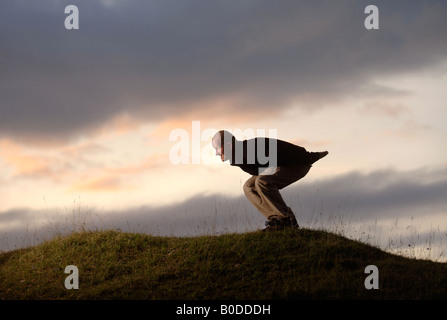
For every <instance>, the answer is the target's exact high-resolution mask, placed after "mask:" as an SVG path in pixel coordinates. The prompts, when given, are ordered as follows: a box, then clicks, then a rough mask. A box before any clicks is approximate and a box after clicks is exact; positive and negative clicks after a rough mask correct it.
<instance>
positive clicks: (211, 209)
mask: <svg viewBox="0 0 447 320" xmlns="http://www.w3.org/2000/svg"><path fill="white" fill-rule="evenodd" d="M445 190H447V171H446V170H445V169H442V170H428V169H418V170H412V171H406V172H400V171H396V170H392V169H388V170H380V171H375V172H371V173H369V174H362V173H357V172H351V173H347V174H344V175H340V176H337V177H334V178H331V179H322V180H318V181H312V182H308V181H306V178H304V179H303V180H301V181H299V182H297V183H295V184H294V185H292V186H290V187H288V188H286V189H284V190H283V191H282V194H283V197H284V200H285V201H286V203H287V204H288V205H289V206H290V207H291V208H292V209H293V210H294V212H295V214H296V215H297V218H298V221H299V223H300V225H301V226H302V227H307V228H308V227H311V228H312V227H315V226H318V227H324V228H329V229H333V227H334V226H333V225H331V224H333V223H334V221H335V220H341V221H350V222H351V223H352V224H355V223H360V224H364V225H371V224H373V223H374V222H375V221H376V222H377V223H378V224H379V225H380V224H381V223H382V222H383V223H385V222H389V221H396V220H398V219H401V220H403V219H408V220H409V219H410V218H411V219H413V218H414V221H415V223H416V224H417V223H422V224H424V225H425V227H427V224H430V225H433V227H435V228H436V227H437V223H439V225H442V224H441V222H440V221H439V220H428V219H429V218H430V219H431V218H432V217H433V216H436V214H439V217H443V216H445V213H446V212H447V201H446V198H445ZM52 211H53V213H51V212H52ZM43 214H45V215H46V216H45V217H43V216H42V215H43ZM78 215H79V216H78ZM45 219H46V220H47V222H48V223H47V224H49V225H50V226H53V229H57V228H62V231H64V232H66V231H68V232H69V231H70V230H71V228H72V227H73V226H72V224H71V221H72V220H73V221H75V220H76V221H88V222H87V224H86V226H87V227H88V228H91V229H108V228H113V229H117V228H119V229H121V230H124V231H131V232H148V233H152V234H158V235H175V236H188V235H195V234H204V233H221V232H245V231H250V230H257V229H259V228H262V227H263V222H264V217H263V216H262V215H261V214H260V213H259V212H257V211H256V209H255V208H254V207H253V206H252V205H251V204H250V203H249V202H248V200H247V199H246V198H245V197H244V196H239V197H226V196H224V195H218V194H214V195H196V196H194V197H192V198H190V199H187V200H186V201H183V202H181V203H173V204H171V205H166V206H162V207H153V206H152V207H150V206H141V207H133V208H125V209H122V210H120V209H117V210H116V211H108V212H101V210H98V209H95V208H88V210H87V211H86V210H85V209H84V208H79V210H78V209H76V210H74V212H71V213H68V214H67V213H66V214H62V213H61V212H60V211H59V210H57V209H54V210H53V209H48V208H47V209H46V210H45V211H42V210H26V209H23V208H21V209H12V210H9V211H6V212H0V223H1V225H3V226H8V225H13V226H15V227H11V228H10V229H9V230H6V229H5V228H3V230H2V232H3V233H4V234H11V235H13V234H22V233H24V232H25V231H26V232H31V233H32V234H34V230H31V229H29V230H24V227H23V226H24V225H25V224H28V225H31V224H32V221H35V220H37V221H44V222H45ZM319 220H321V221H319ZM67 221H68V222H69V223H67ZM17 222H20V225H21V227H17ZM346 227H349V226H346ZM442 228H444V227H442ZM48 230H49V228H47V227H46V228H44V231H45V232H47V233H48ZM52 231H53V232H54V231H61V230H52ZM416 231H420V232H426V231H427V230H426V229H424V230H416ZM441 231H442V232H446V231H447V230H444V229H442V230H441ZM11 237H12V236H11ZM47 237H48V235H46V236H45V237H44V236H42V238H47ZM6 245H7V244H6V242H5V244H4V246H6ZM8 245H9V246H12V245H11V244H8ZM0 250H5V248H0Z"/></svg>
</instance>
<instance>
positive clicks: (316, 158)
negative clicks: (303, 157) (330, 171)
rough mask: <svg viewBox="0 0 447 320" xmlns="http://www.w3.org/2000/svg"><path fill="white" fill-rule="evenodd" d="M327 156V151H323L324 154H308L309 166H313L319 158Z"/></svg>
mask: <svg viewBox="0 0 447 320" xmlns="http://www.w3.org/2000/svg"><path fill="white" fill-rule="evenodd" d="M328 154H329V152H327V151H324V152H309V158H310V164H314V163H315V162H317V161H318V160H320V159H321V158H324V157H326V156H327V155H328Z"/></svg>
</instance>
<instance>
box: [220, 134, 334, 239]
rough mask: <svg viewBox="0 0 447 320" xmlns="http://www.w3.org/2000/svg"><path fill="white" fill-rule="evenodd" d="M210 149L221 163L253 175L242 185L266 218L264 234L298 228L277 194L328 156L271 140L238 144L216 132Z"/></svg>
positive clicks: (231, 136)
mask: <svg viewBox="0 0 447 320" xmlns="http://www.w3.org/2000/svg"><path fill="white" fill-rule="evenodd" d="M212 145H213V147H214V149H216V155H218V156H220V158H221V160H222V161H227V160H228V161H230V164H231V165H232V166H238V167H240V168H241V169H242V170H244V171H245V172H247V173H249V174H251V175H252V177H251V178H250V179H248V180H247V181H246V182H245V184H244V193H245V195H246V196H247V198H248V200H250V202H251V203H252V204H253V205H254V206H255V207H256V208H257V209H258V210H259V211H260V212H261V213H262V214H263V215H264V216H265V217H266V218H267V221H266V228H265V229H264V230H266V231H270V230H277V229H284V228H286V227H292V228H298V223H297V221H296V217H295V214H294V213H293V211H292V209H290V208H289V207H288V206H287V205H286V203H285V202H284V200H283V198H282V196H281V194H280V193H279V190H281V189H283V188H285V187H287V186H288V185H290V184H292V183H294V182H296V181H298V180H299V179H301V178H303V177H304V176H305V175H306V174H307V173H308V172H309V170H310V168H311V167H312V164H313V163H315V162H316V161H318V160H319V159H321V158H323V157H325V156H326V155H327V154H328V152H327V151H324V152H308V151H307V150H306V149H305V148H303V147H300V146H297V145H294V144H291V143H289V142H286V141H282V140H278V139H272V138H254V139H250V140H244V141H238V140H237V139H236V138H235V137H234V136H233V135H232V134H231V133H230V132H228V131H225V130H221V131H219V132H217V133H216V134H215V135H214V137H213V139H212Z"/></svg>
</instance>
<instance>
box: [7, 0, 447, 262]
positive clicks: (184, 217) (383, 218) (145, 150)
mask: <svg viewBox="0 0 447 320" xmlns="http://www.w3.org/2000/svg"><path fill="white" fill-rule="evenodd" d="M369 4H374V5H376V6H377V8H378V10H379V20H378V23H379V29H377V30H374V29H373V30H368V29H366V28H365V24H364V22H365V19H366V18H367V17H368V15H369V14H365V7H366V6H367V5H369ZM68 5H76V6H77V7H78V9H79V29H77V30H76V29H73V30H67V29H66V28H65V26H64V21H65V19H66V18H67V17H68V16H69V14H66V13H65V12H64V10H65V7H66V6H68ZM446 16H447V3H445V1H422V0H421V1H392V2H390V1H381V0H374V1H368V2H367V1H354V0H341V1H329V0H328V1H321V0H319V1H297V0H293V1H292V0H289V1H285V0H276V1H269V0H240V1H232V0H228V1H227V0H218V1H204V0H200V1H198V0H187V1H184V0H183V1H176V0H151V1H125V0H120V1H118V0H96V1H94V0H89V1H87V0H85V1H75V0H70V1H56V0H43V1H31V0H15V1H9V0H8V1H2V2H1V4H0V44H1V51H0V84H1V85H0V198H1V202H0V239H1V241H2V247H1V248H0V250H7V249H11V248H14V247H16V246H20V245H23V241H24V240H23V239H24V237H26V238H27V239H28V240H30V239H31V240H32V239H34V240H36V238H39V237H43V236H42V235H39V236H36V235H35V234H36V232H37V231H35V230H37V229H36V228H37V227H42V228H43V229H46V230H48V229H57V228H65V227H67V224H72V223H74V222H73V220H75V219H78V221H77V222H76V223H77V224H79V223H82V221H84V220H85V219H87V218H86V216H88V217H89V218H91V219H93V218H95V219H97V221H96V222H95V223H96V224H99V226H101V227H117V228H118V227H119V228H121V229H126V230H131V231H135V230H138V231H139V230H145V231H148V232H150V231H154V230H170V232H171V233H172V234H179V235H180V234H184V231H185V228H186V226H187V225H188V226H190V229H191V230H193V229H194V228H197V229H201V228H204V229H206V228H208V227H209V228H211V229H212V231H218V230H230V231H234V230H236V229H237V230H239V229H240V228H245V229H248V230H255V229H258V228H261V227H262V226H263V217H262V215H261V214H259V213H257V212H256V211H255V209H254V208H252V207H251V204H250V203H248V200H246V199H245V198H244V196H243V192H242V185H243V183H244V182H245V180H247V179H248V178H249V176H248V175H247V174H246V173H244V172H243V171H241V170H239V169H238V168H234V167H230V166H229V165H228V164H223V163H220V160H219V158H218V157H215V156H214V155H213V153H212V150H211V149H210V141H209V139H210V136H211V135H212V133H213V132H214V131H215V130H218V129H223V128H225V129H229V130H235V132H238V133H240V135H239V136H238V138H240V139H245V138H248V137H250V135H255V136H262V135H266V136H272V135H273V134H274V135H276V137H278V138H280V139H283V140H288V141H290V142H293V143H296V144H299V145H301V146H303V147H305V148H306V149H307V150H309V151H323V150H328V151H329V156H328V157H326V158H324V159H323V160H321V161H320V162H318V163H317V164H315V165H314V167H313V168H312V170H311V171H310V173H309V174H308V176H306V177H305V179H303V180H301V181H300V182H298V183H296V184H295V185H293V186H291V187H289V188H288V190H285V191H284V197H285V199H286V201H287V202H288V203H289V204H290V205H291V206H292V208H293V209H294V211H295V212H296V213H297V216H298V221H299V222H300V224H301V225H302V226H304V227H315V224H318V223H321V221H322V220H324V221H326V222H325V223H327V224H330V225H331V226H332V228H334V225H337V222H334V221H332V220H334V219H338V220H339V221H340V220H342V221H343V223H342V224H343V225H344V226H345V228H347V229H350V230H349V232H363V233H367V232H366V231H365V230H366V227H365V226H374V228H376V229H377V228H383V227H382V226H383V225H387V226H391V227H390V228H391V229H393V228H396V226H397V224H398V223H399V224H400V225H401V228H402V232H403V233H405V232H407V234H408V230H410V231H411V232H412V234H411V235H412V236H413V237H416V238H419V235H422V234H432V233H433V230H436V232H437V236H439V235H440V237H441V241H444V244H445V242H446V241H447V197H446V195H447V192H446V191H447V161H446V159H447V157H446V156H447V151H446V148H445V139H446V138H447V126H446V125H445V119H446V118H447V106H446V101H447V93H446V90H445V88H446V87H447V86H446V84H447V41H446V40H447V38H446V33H447V22H446V19H445V17H446ZM179 132H180V133H183V134H182V135H178V133H179ZM185 137H186V138H185ZM174 151H189V154H185V153H182V155H183V156H184V157H185V158H186V159H187V161H186V163H180V164H176V163H175V161H173V157H174V158H175V155H178V154H177V153H176V152H174ZM185 158H184V159H185ZM222 217H226V218H222ZM331 219H332V220H331ZM330 220H331V221H330ZM67 221H71V222H70V223H69V222H67ZM91 223H92V222H91ZM204 226H205V227H204ZM348 226H349V227H348ZM393 226H394V227H393ZM336 228H337V227H336ZM368 228H370V227H368ZM245 229H244V230H245ZM351 229H353V230H354V231H352V230H351ZM386 230H388V229H386ZM386 230H385V229H383V230H382V231H381V233H383V234H382V235H381V237H382V238H385V239H388V240H389V239H390V237H391V236H388V233H387V232H388V231H386ZM405 230H406V231H405ZM53 231H54V230H53ZM395 231H396V230H392V232H394V233H395ZM346 232H348V231H346ZM368 232H370V233H372V235H371V236H372V237H374V236H375V235H376V236H377V232H378V231H377V230H372V231H371V230H369V231H368ZM374 233H375V235H374ZM28 240H27V241H28ZM382 240H383V239H382ZM414 242H416V240H414ZM445 255H447V252H446V253H445V254H444V257H445Z"/></svg>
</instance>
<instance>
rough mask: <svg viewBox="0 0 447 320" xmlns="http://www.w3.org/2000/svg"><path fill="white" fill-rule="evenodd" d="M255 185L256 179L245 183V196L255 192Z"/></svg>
mask: <svg viewBox="0 0 447 320" xmlns="http://www.w3.org/2000/svg"><path fill="white" fill-rule="evenodd" d="M254 183H255V179H254V177H252V178H250V179H248V180H247V181H245V183H244V186H243V190H244V193H245V195H247V194H249V193H250V192H253V190H254V189H255V186H254Z"/></svg>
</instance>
